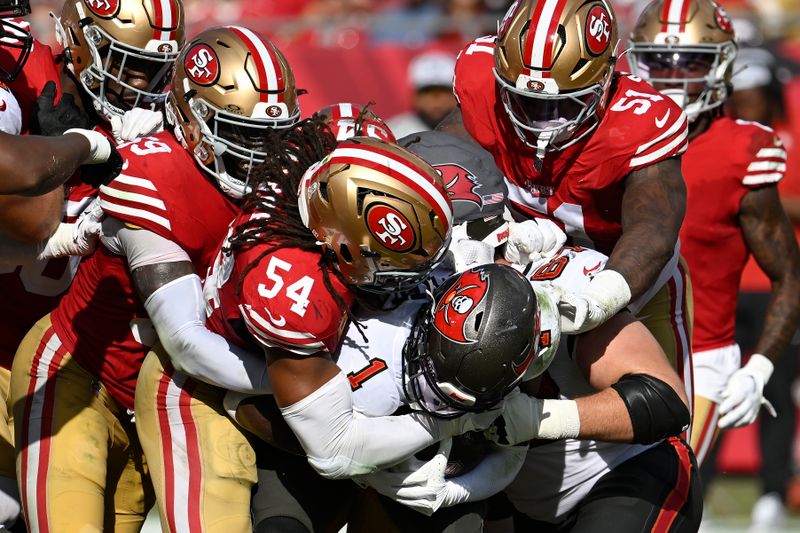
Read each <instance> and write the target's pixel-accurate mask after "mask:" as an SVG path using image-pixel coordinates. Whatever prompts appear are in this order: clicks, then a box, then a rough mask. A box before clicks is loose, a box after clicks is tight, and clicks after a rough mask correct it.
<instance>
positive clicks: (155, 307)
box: [144, 274, 272, 394]
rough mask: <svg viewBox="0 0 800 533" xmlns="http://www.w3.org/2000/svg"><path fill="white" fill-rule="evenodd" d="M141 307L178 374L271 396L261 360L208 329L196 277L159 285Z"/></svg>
mask: <svg viewBox="0 0 800 533" xmlns="http://www.w3.org/2000/svg"><path fill="white" fill-rule="evenodd" d="M144 307H145V309H146V310H147V314H148V315H149V316H150V320H151V321H152V322H153V327H155V329H156V333H158V338H159V340H161V344H162V345H163V347H164V349H165V350H166V351H167V353H168V354H169V357H170V359H171V361H172V364H173V365H174V366H175V368H176V369H177V370H179V371H181V372H183V373H184V374H187V375H189V376H191V377H193V378H195V379H198V380H200V381H203V382H205V383H209V384H211V385H214V386H217V387H221V388H223V389H228V390H236V391H239V392H246V393H250V394H271V393H272V389H271V388H270V386H269V380H268V378H267V364H266V360H265V359H264V357H262V356H261V355H260V354H253V353H250V352H248V351H246V350H243V349H242V348H239V347H238V346H235V345H233V344H231V343H230V342H228V341H227V340H226V339H225V338H224V337H222V336H220V335H217V334H216V333H213V332H211V331H209V330H208V329H206V327H205V322H206V320H205V319H206V315H205V299H204V298H203V290H202V288H201V286H200V278H199V277H198V276H197V275H196V274H191V275H188V276H182V277H180V278H177V279H174V280H172V281H170V282H168V283H166V284H164V285H163V286H161V287H159V288H158V289H157V290H156V291H155V292H153V294H151V295H150V297H148V298H147V300H145V302H144Z"/></svg>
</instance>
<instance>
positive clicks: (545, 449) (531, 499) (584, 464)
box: [506, 247, 651, 521]
mask: <svg viewBox="0 0 800 533" xmlns="http://www.w3.org/2000/svg"><path fill="white" fill-rule="evenodd" d="M607 260H608V258H607V257H606V256H605V255H604V254H601V253H600V252H597V251H595V250H590V249H587V248H569V247H567V248H564V249H563V250H562V251H561V252H560V253H559V254H558V255H557V256H555V257H554V258H552V259H549V260H543V261H538V262H536V263H533V264H532V265H530V266H528V267H527V268H526V269H525V271H524V273H525V275H526V276H527V277H528V278H529V279H530V280H531V284H532V285H533V286H534V288H538V289H542V288H548V287H549V290H550V291H552V290H554V289H553V287H555V290H556V291H558V290H559V289H563V290H566V291H571V292H579V291H582V290H585V289H586V288H587V287H588V285H589V282H590V281H591V279H592V277H593V276H594V275H595V274H597V273H598V272H600V271H601V270H603V268H604V267H605V264H606V261H607ZM542 330H543V331H544V325H543V327H542ZM545 379H549V380H550V387H549V388H551V389H552V388H555V391H552V392H555V394H554V396H557V397H558V398H560V399H572V398H575V397H577V396H586V395H588V394H591V393H593V392H595V390H594V389H593V388H592V386H591V385H589V383H588V382H587V381H586V379H585V378H584V377H583V372H581V370H580V369H579V368H578V366H577V365H576V364H575V362H574V360H573V359H572V357H571V356H570V354H569V353H568V352H567V348H566V343H561V345H560V346H559V347H558V351H557V353H556V356H555V357H554V359H553V362H552V363H551V364H550V366H549V368H548V369H547V373H546V377H545ZM650 447H651V446H649V445H648V446H642V445H637V444H620V443H610V442H597V441H593V440H577V439H565V440H558V441H540V442H535V443H533V444H532V446H531V448H530V449H529V450H528V457H527V459H526V460H525V463H524V464H523V466H522V469H521V470H520V472H519V474H518V475H517V477H516V479H515V480H514V481H513V482H512V483H511V485H509V486H508V487H507V488H506V494H507V495H508V497H509V498H510V499H511V501H512V502H513V503H514V506H515V507H516V508H517V509H518V510H520V511H522V512H523V513H525V514H527V515H528V516H530V517H531V518H534V519H536V520H543V521H556V520H557V519H558V518H560V517H561V516H563V515H564V514H566V513H567V512H569V511H570V510H572V509H573V508H574V507H575V506H576V505H577V504H578V503H579V502H580V501H581V499H583V498H584V497H585V496H586V494H587V493H588V492H589V491H590V490H591V489H592V487H594V485H595V483H597V481H598V480H599V479H600V478H601V477H602V476H604V475H605V474H606V473H608V472H609V471H610V470H611V469H613V468H614V467H616V466H617V465H619V464H621V463H622V462H624V461H627V460H628V459H630V458H631V457H634V456H636V455H638V454H640V453H642V452H643V451H645V450H647V449H648V448H650Z"/></svg>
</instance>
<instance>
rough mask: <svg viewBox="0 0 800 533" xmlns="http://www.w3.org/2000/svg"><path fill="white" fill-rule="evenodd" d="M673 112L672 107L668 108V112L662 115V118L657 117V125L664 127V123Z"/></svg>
mask: <svg viewBox="0 0 800 533" xmlns="http://www.w3.org/2000/svg"><path fill="white" fill-rule="evenodd" d="M671 112H672V110H671V109H667V114H666V115H664V116H663V117H661V119H656V126H657V127H659V128H663V127H664V124H666V123H667V119H668V118H669V114H670V113H671Z"/></svg>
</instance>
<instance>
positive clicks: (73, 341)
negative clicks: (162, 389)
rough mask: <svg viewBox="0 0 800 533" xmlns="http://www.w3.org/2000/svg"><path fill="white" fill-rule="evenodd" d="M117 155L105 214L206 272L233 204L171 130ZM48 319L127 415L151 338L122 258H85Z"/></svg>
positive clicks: (102, 254)
mask: <svg viewBox="0 0 800 533" xmlns="http://www.w3.org/2000/svg"><path fill="white" fill-rule="evenodd" d="M119 151H120V154H121V155H122V157H123V159H125V161H126V165H125V166H124V167H123V173H122V174H121V175H120V176H119V177H118V178H117V179H116V180H114V181H113V182H112V183H110V184H109V185H107V186H103V187H102V188H101V190H100V199H101V203H102V207H103V210H104V211H105V212H106V214H108V215H109V216H111V217H114V218H117V219H119V220H121V221H123V222H125V223H126V224H129V225H131V226H134V227H140V228H143V229H145V230H148V231H151V232H153V233H156V234H158V235H159V236H161V237H163V238H165V239H168V240H170V241H172V242H174V243H176V244H178V245H179V246H180V247H181V248H182V249H183V250H184V251H185V252H186V253H187V254H188V255H189V258H190V259H191V260H192V263H193V264H194V267H195V270H196V271H197V272H198V273H200V274H203V273H205V272H206V271H207V269H208V267H209V265H210V263H211V261H212V260H213V258H214V253H215V251H216V247H217V245H218V244H219V242H220V241H221V240H222V239H223V238H224V236H225V231H226V230H227V227H228V224H229V222H230V221H231V220H232V219H233V217H234V216H235V215H236V208H235V206H234V205H233V203H231V202H230V200H228V199H227V197H225V196H224V195H222V194H221V193H220V192H219V191H218V190H217V188H216V187H215V186H214V185H213V183H212V182H211V180H209V179H208V177H207V176H206V175H205V174H204V173H203V172H202V170H200V169H199V168H198V167H197V165H196V164H195V162H194V159H193V158H192V155H191V154H189V153H188V152H187V151H186V150H184V149H183V148H182V147H181V146H180V145H179V144H178V142H177V141H176V140H175V138H174V137H173V135H172V134H171V133H169V132H164V133H161V134H159V135H157V136H154V137H144V138H142V139H139V140H137V141H134V142H131V143H127V144H123V145H120V147H119ZM178 175H179V176H181V179H180V180H176V179H174V178H175V176H178ZM52 320H53V327H54V329H55V331H56V332H57V334H58V336H59V338H60V339H61V341H62V342H63V344H64V346H65V348H66V349H67V350H68V351H69V352H70V353H72V354H73V356H74V358H75V359H76V360H77V361H79V362H80V364H81V365H82V366H83V367H84V368H85V369H86V370H88V371H90V372H92V373H93V374H94V375H96V376H98V377H99V378H100V380H101V381H102V382H103V383H104V384H105V385H106V386H107V387H108V389H109V392H110V394H111V395H112V397H113V398H114V399H115V400H117V401H118V402H119V403H120V404H121V405H122V406H124V407H126V408H128V409H132V408H133V393H134V389H135V387H136V375H137V373H138V371H139V367H140V366H141V363H142V360H143V359H144V356H145V355H146V354H147V351H148V350H149V347H150V346H151V345H152V344H153V342H155V340H156V339H155V331H154V330H153V328H152V325H151V323H150V320H149V319H148V318H147V313H146V312H145V310H144V307H143V306H142V303H141V302H140V301H139V297H138V295H137V294H136V291H135V290H134V287H133V282H132V280H131V275H130V272H129V271H128V264H127V262H126V260H125V259H124V258H123V257H120V256H117V255H114V254H113V253H112V252H110V251H109V250H108V249H106V248H105V247H101V248H99V249H98V250H97V252H95V254H94V255H93V256H91V257H90V258H87V259H86V260H84V262H83V263H81V265H80V268H79V269H78V273H77V275H76V277H75V281H74V282H73V284H72V286H71V287H70V290H69V292H68V293H67V294H66V295H65V297H64V298H63V299H62V301H61V303H60V305H59V306H58V308H57V309H56V310H55V311H53V314H52Z"/></svg>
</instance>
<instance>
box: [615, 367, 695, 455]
mask: <svg viewBox="0 0 800 533" xmlns="http://www.w3.org/2000/svg"><path fill="white" fill-rule="evenodd" d="M611 387H612V388H613V389H614V390H615V391H617V394H619V395H620V398H622V401H623V402H625V406H626V407H627V408H628V414H629V415H630V417H631V423H632V424H633V442H634V443H637V444H652V443H654V442H658V441H660V440H661V439H664V438H666V437H670V436H673V435H678V434H680V433H681V432H682V431H684V430H685V429H686V427H687V426H688V425H689V418H690V417H689V409H687V408H686V405H685V404H684V403H683V402H682V401H681V399H680V398H679V397H678V395H677V394H676V393H675V391H674V390H672V387H670V386H669V385H667V384H666V383H664V382H663V381H661V380H660V379H658V378H654V377H652V376H648V375H647V374H626V375H624V376H622V379H620V380H619V381H618V382H616V383H614V384H613V385H611Z"/></svg>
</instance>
